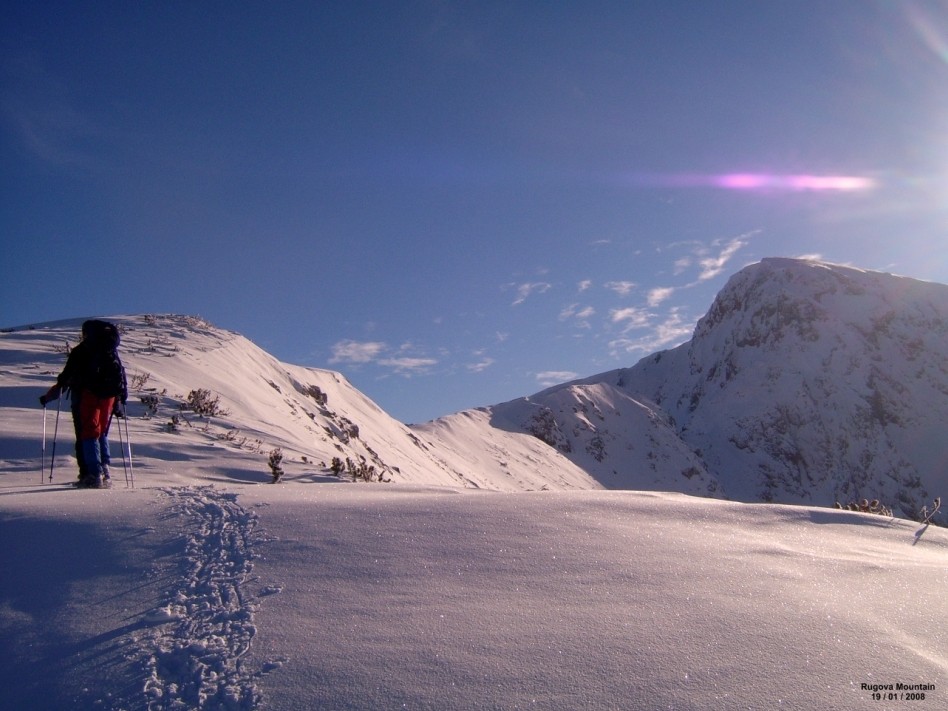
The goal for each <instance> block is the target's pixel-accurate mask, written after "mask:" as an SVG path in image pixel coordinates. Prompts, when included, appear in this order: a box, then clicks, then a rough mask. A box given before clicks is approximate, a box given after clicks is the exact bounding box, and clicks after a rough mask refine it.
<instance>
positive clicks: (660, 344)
mask: <svg viewBox="0 0 948 711" xmlns="http://www.w3.org/2000/svg"><path fill="white" fill-rule="evenodd" d="M629 330H631V329H629ZM692 330H693V327H692V326H690V325H688V324H687V322H686V321H685V319H684V318H683V317H682V314H681V311H680V310H679V309H678V308H674V309H671V311H669V312H668V314H667V315H666V317H665V320H664V321H662V322H660V323H658V324H655V325H654V326H653V327H652V329H651V330H650V331H649V332H648V333H647V334H644V335H643V336H641V337H639V338H627V337H623V338H617V339H614V340H612V341H610V342H609V353H610V355H612V356H613V357H615V358H621V357H624V356H626V355H628V354H632V353H654V352H655V351H657V350H661V349H663V348H669V347H672V346H676V345H678V344H680V343H683V342H684V341H686V340H687V339H688V337H689V336H690V335H691V333H692Z"/></svg>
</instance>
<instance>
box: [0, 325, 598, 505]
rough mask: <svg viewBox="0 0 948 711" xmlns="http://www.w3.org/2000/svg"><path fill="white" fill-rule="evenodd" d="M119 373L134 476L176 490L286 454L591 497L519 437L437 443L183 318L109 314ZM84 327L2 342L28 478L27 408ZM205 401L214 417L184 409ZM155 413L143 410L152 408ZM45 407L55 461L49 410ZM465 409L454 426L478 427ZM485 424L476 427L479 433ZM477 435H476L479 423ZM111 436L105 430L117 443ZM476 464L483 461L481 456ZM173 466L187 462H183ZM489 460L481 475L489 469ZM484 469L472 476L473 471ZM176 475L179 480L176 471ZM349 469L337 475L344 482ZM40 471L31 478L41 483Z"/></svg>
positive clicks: (65, 419)
mask: <svg viewBox="0 0 948 711" xmlns="http://www.w3.org/2000/svg"><path fill="white" fill-rule="evenodd" d="M110 320H112V321H114V322H115V323H116V324H118V326H119V328H120V330H121V332H122V346H121V354H122V359H123V362H124V363H125V367H126V371H127V373H128V376H129V384H130V396H129V405H128V412H129V415H130V418H129V421H128V422H129V433H128V434H129V438H130V440H131V442H132V444H133V447H134V452H133V453H134V455H135V456H134V462H135V464H136V466H137V468H138V471H139V475H140V476H142V477H146V478H147V476H148V475H149V473H150V472H152V471H159V470H160V471H163V472H166V473H167V471H168V469H169V468H170V469H171V471H172V472H174V471H179V470H180V471H182V474H181V477H182V481H186V482H192V481H193V480H194V479H195V477H196V478H198V479H208V480H212V481H233V480H239V481H267V480H268V479H269V478H270V473H269V472H270V470H269V467H268V464H267V459H268V453H269V452H270V451H271V450H272V449H274V448H280V449H281V450H282V451H283V455H284V460H283V468H284V469H285V470H286V479H287V480H291V479H313V478H318V477H324V476H328V475H330V468H331V465H332V462H333V459H338V460H340V461H341V462H342V463H343V464H344V465H345V464H346V463H347V462H352V464H353V465H354V467H358V468H360V469H361V470H362V471H368V472H370V474H371V475H372V477H371V478H372V479H373V480H374V481H379V480H380V479H381V480H383V481H389V482H398V483H412V484H422V485H441V486H464V487H471V488H487V489H495V490H525V489H542V488H574V489H575V488H578V489H589V488H599V485H598V484H597V483H596V481H595V480H594V479H592V478H591V477H590V476H589V475H588V474H587V473H586V472H585V471H583V470H582V469H580V468H579V467H577V466H576V465H574V464H573V463H572V462H570V461H569V460H568V459H566V458H564V457H562V456H561V455H560V454H559V453H557V452H555V451H551V450H549V448H548V447H546V446H545V445H544V444H543V443H542V442H539V441H538V440H536V439H535V438H534V437H531V436H529V435H526V434H522V433H507V432H498V433H496V436H494V437H493V438H492V444H491V446H490V449H489V450H488V451H487V452H483V453H478V452H475V451H472V450H471V448H470V446H469V444H470V443H469V442H468V441H467V437H468V434H469V433H470V432H471V431H472V428H471V427H470V426H464V427H459V428H458V429H457V435H458V436H457V437H453V436H452V434H453V433H452V430H451V428H443V429H442V431H441V435H442V437H441V440H440V441H439V443H438V446H437V447H435V446H433V445H432V444H431V443H430V442H427V441H426V437H425V434H424V432H423V431H414V430H412V429H411V428H409V427H408V426H406V425H404V424H402V423H400V422H398V421H396V420H395V419H393V418H392V417H390V416H389V415H388V414H386V413H385V412H383V411H382V410H381V409H380V408H379V407H378V405H376V404H375V403H374V402H372V401H371V400H370V399H369V398H367V397H366V396H365V395H364V394H362V393H361V392H359V391H358V390H356V389H355V388H354V387H353V386H352V385H351V384H350V383H349V382H348V381H347V380H346V379H345V378H344V377H343V376H342V375H341V374H339V373H336V372H333V371H329V370H321V369H317V368H304V367H301V366H296V365H290V364H286V363H282V362H280V361H278V360H277V359H276V358H274V357H273V356H271V355H269V354H268V353H266V352H265V351H263V350H262V349H260V348H259V347H257V346H256V345H254V344H253V343H252V342H250V341H249V340H247V339H246V338H244V337H243V336H241V335H239V334H237V333H234V332H230V331H226V330H222V329H219V328H216V327H215V326H212V325H211V324H209V323H207V322H205V321H203V320H201V319H197V318H194V317H190V316H174V315H147V316H116V317H110ZM81 324H82V319H74V320H68V321H61V322H56V323H49V324H40V325H37V326H29V327H19V328H13V329H6V330H5V331H4V332H3V333H0V422H3V424H4V431H5V432H6V433H7V434H8V436H10V437H12V438H13V439H15V440H16V442H17V445H16V446H15V447H14V446H13V443H12V442H11V444H10V446H11V448H12V449H14V450H15V451H16V453H17V454H18V455H19V457H18V459H16V466H17V467H18V468H19V469H21V470H23V471H32V470H36V471H37V472H38V469H39V467H38V457H40V451H39V447H38V445H39V441H40V436H41V427H42V422H41V415H42V412H41V409H40V406H39V403H38V401H37V398H38V397H39V395H40V394H42V393H43V392H44V391H45V389H46V388H47V387H49V386H50V385H52V383H53V382H54V381H55V376H56V374H57V373H58V372H59V371H60V370H61V369H62V367H63V364H64V362H65V358H66V355H65V354H66V350H67V346H68V344H73V345H75V343H76V341H77V337H78V334H79V331H80V327H81ZM193 391H206V393H207V395H206V396H205V400H207V401H210V402H211V403H212V407H209V408H205V413H204V414H201V413H198V412H195V411H194V409H193V408H190V407H189V395H190V394H191V393H192V392H193ZM149 403H151V405H149ZM49 407H50V410H49V411H47V414H46V416H47V419H48V429H49V432H48V436H49V440H50V446H49V449H50V452H49V454H50V455H51V454H52V451H51V450H52V444H51V442H52V439H53V427H54V419H55V415H56V413H55V410H52V407H53V405H50V406H49ZM63 407H64V410H63V415H62V416H61V417H62V423H61V424H62V430H61V431H60V433H59V434H60V437H59V439H60V446H59V449H58V459H59V462H60V463H59V465H58V467H59V471H60V476H62V477H65V478H70V477H72V476H74V467H73V461H74V460H73V457H72V441H73V440H72V434H71V418H70V416H69V412H68V403H65V404H64V405H63ZM482 418H483V413H477V412H474V413H466V414H465V415H462V416H461V417H460V418H459V421H460V422H469V421H474V422H477V421H479V420H480V419H482ZM482 425H483V423H482ZM482 425H481V426H474V427H473V431H477V432H479V431H482V430H484V429H485V427H484V426H482ZM121 433H122V430H121V429H113V431H112V438H111V439H112V442H113V446H114V445H115V443H116V441H117V439H118V435H119V434H121ZM482 455H483V459H482V458H481V457H482ZM176 462H186V463H187V465H186V467H185V466H184V465H180V464H176ZM488 462H489V463H490V466H488V465H487V463H488ZM482 463H483V464H484V466H481V464H482ZM185 469H186V471H185ZM349 472H350V468H349V467H348V466H347V467H346V471H345V472H344V473H345V474H346V475H348V473H349ZM38 476H39V475H38V473H37V478H38Z"/></svg>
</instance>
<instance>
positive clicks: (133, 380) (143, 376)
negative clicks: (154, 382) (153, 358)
mask: <svg viewBox="0 0 948 711" xmlns="http://www.w3.org/2000/svg"><path fill="white" fill-rule="evenodd" d="M150 379H151V373H132V375H131V377H130V378H129V379H128V384H129V385H131V386H132V390H144V388H145V383H147V382H148V381H149V380H150Z"/></svg>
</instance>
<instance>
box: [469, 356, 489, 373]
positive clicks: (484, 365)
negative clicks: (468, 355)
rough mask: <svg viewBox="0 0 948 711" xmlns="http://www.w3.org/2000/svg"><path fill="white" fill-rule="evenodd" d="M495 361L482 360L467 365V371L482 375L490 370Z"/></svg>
mask: <svg viewBox="0 0 948 711" xmlns="http://www.w3.org/2000/svg"><path fill="white" fill-rule="evenodd" d="M495 362H496V361H495V360H494V359H493V358H484V359H483V360H479V361H478V362H476V363H468V365H467V369H468V370H469V371H470V372H472V373H483V372H484V371H485V370H487V369H488V368H490V367H491V366H492V365H493V364H494V363H495Z"/></svg>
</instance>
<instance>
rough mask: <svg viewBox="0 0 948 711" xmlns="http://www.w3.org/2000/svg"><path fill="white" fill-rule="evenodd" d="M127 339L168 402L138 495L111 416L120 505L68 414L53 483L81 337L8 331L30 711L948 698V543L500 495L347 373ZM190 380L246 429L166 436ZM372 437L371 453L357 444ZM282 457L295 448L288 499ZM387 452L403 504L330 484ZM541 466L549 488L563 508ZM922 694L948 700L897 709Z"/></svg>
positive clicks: (171, 334)
mask: <svg viewBox="0 0 948 711" xmlns="http://www.w3.org/2000/svg"><path fill="white" fill-rule="evenodd" d="M117 320H118V321H119V322H121V323H123V324H124V325H125V326H126V328H127V329H128V331H127V334H126V336H125V340H124V344H123V358H124V360H125V362H126V366H127V368H128V369H129V371H130V372H133V373H135V372H149V373H151V374H152V377H151V382H149V383H147V384H146V386H147V387H151V388H155V392H157V393H161V392H163V391H164V393H165V394H163V395H161V398H162V401H161V407H160V409H159V413H158V415H156V416H154V417H152V418H151V419H146V418H145V417H144V415H145V408H144V405H142V404H141V403H140V402H139V401H138V398H137V396H136V397H133V398H131V399H130V408H129V409H130V415H131V417H130V420H129V422H128V428H129V435H130V437H129V438H130V440H131V443H132V450H133V452H132V453H133V463H134V469H133V472H132V473H133V474H134V481H135V487H134V488H131V487H126V480H125V477H126V470H125V468H124V467H123V464H122V458H121V457H120V456H118V454H119V438H118V437H117V434H118V432H117V429H116V428H115V427H114V426H113V432H112V443H113V451H114V455H113V467H112V471H113V478H114V480H115V485H114V487H113V488H112V489H111V490H107V491H88V490H75V489H72V488H71V487H70V486H69V485H68V484H69V482H70V481H71V480H72V478H73V477H74V476H75V472H74V462H73V460H72V457H71V447H72V437H71V422H70V420H69V415H68V408H64V411H63V414H62V415H61V419H60V423H59V438H58V451H57V455H56V465H55V469H54V476H53V482H52V483H49V482H48V477H49V470H48V468H47V469H46V470H45V472H43V473H41V472H40V462H41V458H42V456H43V451H42V431H43V410H42V408H41V407H40V406H39V405H38V403H37V398H38V396H39V395H40V394H41V393H42V392H43V391H44V390H45V389H46V387H48V385H50V384H51V383H52V381H53V379H54V377H55V373H56V372H58V370H59V369H60V368H61V365H62V362H63V357H64V356H63V355H62V353H57V352H56V351H55V349H54V347H53V346H54V345H55V344H57V343H61V342H62V339H63V338H65V337H70V336H71V337H72V338H73V339H74V334H75V333H76V332H77V331H78V326H79V321H72V322H65V323H63V324H58V325H52V326H50V325H47V326H43V327H41V328H37V329H35V330H30V329H23V330H16V331H15V332H13V333H4V334H2V335H0V536H2V540H3V542H4V545H3V547H2V549H0V550H2V553H0V571H2V574H0V658H2V659H3V660H4V661H3V663H2V664H0V689H2V690H3V700H4V707H5V708H11V709H52V708H71V709H73V708H74V709H254V708H260V709H263V708H270V709H389V708H408V709H432V710H434V709H468V708H471V709H474V708H485V709H514V708H540V709H643V710H646V709H711V708H714V709H774V708H788V709H813V708H827V709H829V708H832V709H906V708H917V709H928V710H932V711H934V709H942V708H945V707H946V705H948V633H946V631H945V620H946V619H948V596H946V594H945V591H946V590H948V531H946V530H945V529H943V528H938V527H933V526H932V527H924V526H921V525H920V524H918V523H914V522H911V521H906V520H902V519H890V518H886V517H881V516H874V515H869V514H858V513H852V512H847V511H836V510H832V509H821V508H809V507H788V506H776V505H763V504H740V503H731V502H724V501H718V500H712V499H706V498H696V497H691V496H686V495H684V494H673V493H662V492H632V491H627V492H619V491H603V490H600V489H597V488H595V482H594V481H592V480H591V479H589V478H588V477H586V478H585V479H584V477H583V474H582V472H581V471H580V470H578V468H572V469H571V468H570V466H571V465H570V464H569V462H568V461H566V460H565V458H564V466H563V469H562V470H561V472H560V474H559V475H558V476H560V477H561V479H560V480H559V481H558V483H557V484H556V485H555V486H552V487H550V488H552V489H555V490H550V491H540V490H535V491H511V490H507V491H478V490H476V489H474V488H472V487H473V486H475V485H478V479H479V477H482V476H483V475H482V474H481V473H479V472H473V471H465V470H463V469H462V468H461V467H460V466H459V465H455V464H453V463H452V461H460V460H459V459H458V460H452V456H451V453H450V452H449V451H448V452H440V453H439V454H438V457H440V460H439V461H440V462H441V463H440V464H432V461H435V458H434V457H433V456H431V453H430V452H426V451H425V449H424V447H426V446H429V445H428V444H427V443H425V442H424V441H423V440H420V439H418V440H417V441H415V440H413V439H412V438H413V437H415V438H416V439H417V437H418V436H417V434H415V433H413V432H412V431H411V430H409V429H408V428H405V427H404V426H403V425H401V424H399V423H396V422H394V421H393V420H391V419H390V418H387V417H386V416H385V415H384V413H382V412H381V411H380V410H378V408H376V407H375V406H374V405H373V404H372V403H370V402H369V401H368V400H367V399H365V398H364V396H361V395H360V394H358V393H357V392H356V391H354V390H352V389H351V388H350V387H349V386H348V384H347V383H345V382H344V381H343V380H342V379H341V378H340V377H339V376H338V375H336V374H333V373H329V372H327V371H314V370H310V369H304V368H296V367H294V366H287V365H284V364H280V363H277V362H276V361H274V360H273V359H272V358H269V356H266V354H264V353H263V352H262V351H260V350H259V349H256V347H254V346H252V344H249V343H248V342H246V341H243V340H242V339H239V337H237V336H236V335H233V336H229V337H226V338H225V337H222V336H221V334H220V332H218V331H213V330H210V329H207V328H205V327H204V326H202V325H201V324H200V323H198V322H195V321H194V320H190V319H183V318H180V319H170V318H169V319H166V320H165V321H164V322H163V324H162V328H161V333H163V334H164V335H163V336H162V338H161V339H160V340H156V339H155V338H154V337H153V336H152V335H151V334H152V331H153V330H154V329H155V328H157V327H156V326H155V324H154V323H152V324H151V325H146V324H144V323H143V322H142V319H138V318H130V317H129V318H123V319H117ZM149 349H152V350H149ZM311 385H318V386H319V387H320V388H321V390H322V392H323V393H324V394H327V395H328V399H327V400H326V402H325V403H324V405H323V406H322V407H320V405H319V404H318V403H316V401H315V400H314V399H313V398H312V397H311V396H310V395H307V394H306V393H307V392H311V391H310V390H309V389H308V386H311ZM193 388H208V389H210V390H212V391H214V392H216V393H220V394H221V395H222V398H221V404H222V406H223V407H224V408H226V409H227V410H228V411H229V412H228V414H227V415H226V416H222V417H220V418H211V419H210V420H209V421H208V420H205V419H203V418H197V417H195V416H194V415H193V413H180V414H181V415H182V416H183V417H184V419H185V420H186V421H187V422H186V423H185V422H183V423H181V424H180V425H179V427H178V431H177V432H171V431H169V428H168V427H167V424H168V422H170V420H171V417H172V415H173V414H176V412H177V411H176V410H175V409H174V407H173V403H174V402H177V401H180V400H181V399H183V397H184V396H185V395H186V394H187V392H188V391H189V390H190V389H193ZM294 413H295V414H294ZM55 415H56V411H55V409H48V410H47V413H46V418H47V448H46V452H45V457H46V463H47V467H48V464H49V459H50V456H51V451H50V450H51V439H52V432H53V428H54V420H55ZM473 416H474V415H473V414H472V415H470V417H473ZM347 421H348V422H349V424H350V425H351V424H352V423H353V422H357V423H358V424H359V425H360V426H361V428H362V430H363V432H362V434H361V437H353V436H352V434H353V433H352V431H351V428H350V431H349V436H348V442H344V441H343V440H345V439H346V437H345V436H344V432H345V428H346V427H348V426H349V425H347V424H346V422H347ZM367 422H371V425H372V426H371V427H369V426H367V425H366V423H367ZM333 427H335V428H336V429H337V430H338V432H335V431H334V430H333ZM235 430H239V432H238V434H232V433H233V432H234V431H235ZM370 430H371V432H370ZM340 432H342V433H343V434H342V435H340ZM331 433H332V434H331ZM457 436H458V440H457V442H458V443H460V442H461V441H462V439H463V437H462V436H461V434H458V435H457ZM535 442H536V440H535V438H532V437H524V438H517V437H515V436H514V435H513V434H511V439H510V445H511V448H512V449H511V452H510V456H511V457H512V458H519V460H521V461H522V462H524V463H525V465H524V466H526V463H529V462H530V461H531V460H530V458H531V457H534V458H536V459H537V461H538V463H539V462H540V460H539V455H538V454H537V453H536V452H535V451H534V450H533V449H531V447H533V446H535V444H534V443H535ZM301 443H308V444H305V446H304V444H301ZM273 447H281V448H283V449H284V451H285V452H286V455H287V456H286V460H285V468H286V470H287V473H286V477H285V481H284V482H283V483H281V484H278V485H272V484H270V483H268V482H269V479H270V474H269V470H268V468H267V452H268V451H269V450H270V449H271V448H273ZM306 447H308V448H306ZM372 452H376V453H377V454H378V455H379V457H380V459H381V460H385V461H395V460H396V453H402V454H403V455H404V456H403V458H402V459H399V460H398V461H402V462H405V461H407V462H412V461H414V462H415V463H416V465H415V466H409V465H403V466H402V467H401V471H399V472H393V475H395V478H396V482H397V483H388V484H381V483H377V482H376V483H371V484H370V483H362V482H359V483H353V482H344V481H343V482H340V481H339V480H337V479H336V478H335V477H332V476H329V475H328V474H327V472H326V471H325V470H324V468H323V467H322V466H321V465H322V463H323V462H325V461H328V459H329V458H331V457H332V456H335V454H336V453H337V454H339V456H343V457H345V456H351V457H357V456H360V455H361V456H366V457H367V461H372V460H371V456H372V454H371V453H372ZM415 452H419V453H420V454H415ZM304 456H305V457H306V460H305V461H304V460H303V457H304ZM465 456H470V455H465ZM412 457H415V459H412ZM538 466H542V467H550V466H552V464H550V460H543V461H542V463H540V464H538ZM498 476H500V475H498ZM535 476H536V486H532V485H531V484H530V483H529V482H527V483H526V484H525V485H522V488H536V489H540V488H542V482H543V480H544V479H543V476H542V474H541V473H537V474H536V475H535ZM498 481H499V480H498ZM489 483H490V482H487V481H481V482H480V484H479V485H481V486H484V487H486V486H487V485H488V484H489ZM493 488H498V489H501V488H504V487H501V486H499V485H498V486H495V487H493ZM510 488H513V487H508V489H510ZM897 684H905V685H920V684H921V685H927V687H933V688H926V690H924V691H913V692H911V693H915V694H919V693H922V694H924V695H925V698H924V700H912V701H909V700H907V697H905V696H904V695H905V694H906V693H908V692H905V691H898V690H893V691H889V690H888V689H879V690H877V693H879V694H881V695H882V697H883V698H882V700H879V701H877V700H874V699H873V693H874V692H873V689H874V687H877V686H885V685H892V686H893V687H894V686H895V685H897ZM889 694H895V695H896V696H895V697H894V698H893V699H892V700H888V699H887V698H886V697H887V696H888V695H889ZM899 694H902V695H903V696H902V697H899Z"/></svg>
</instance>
